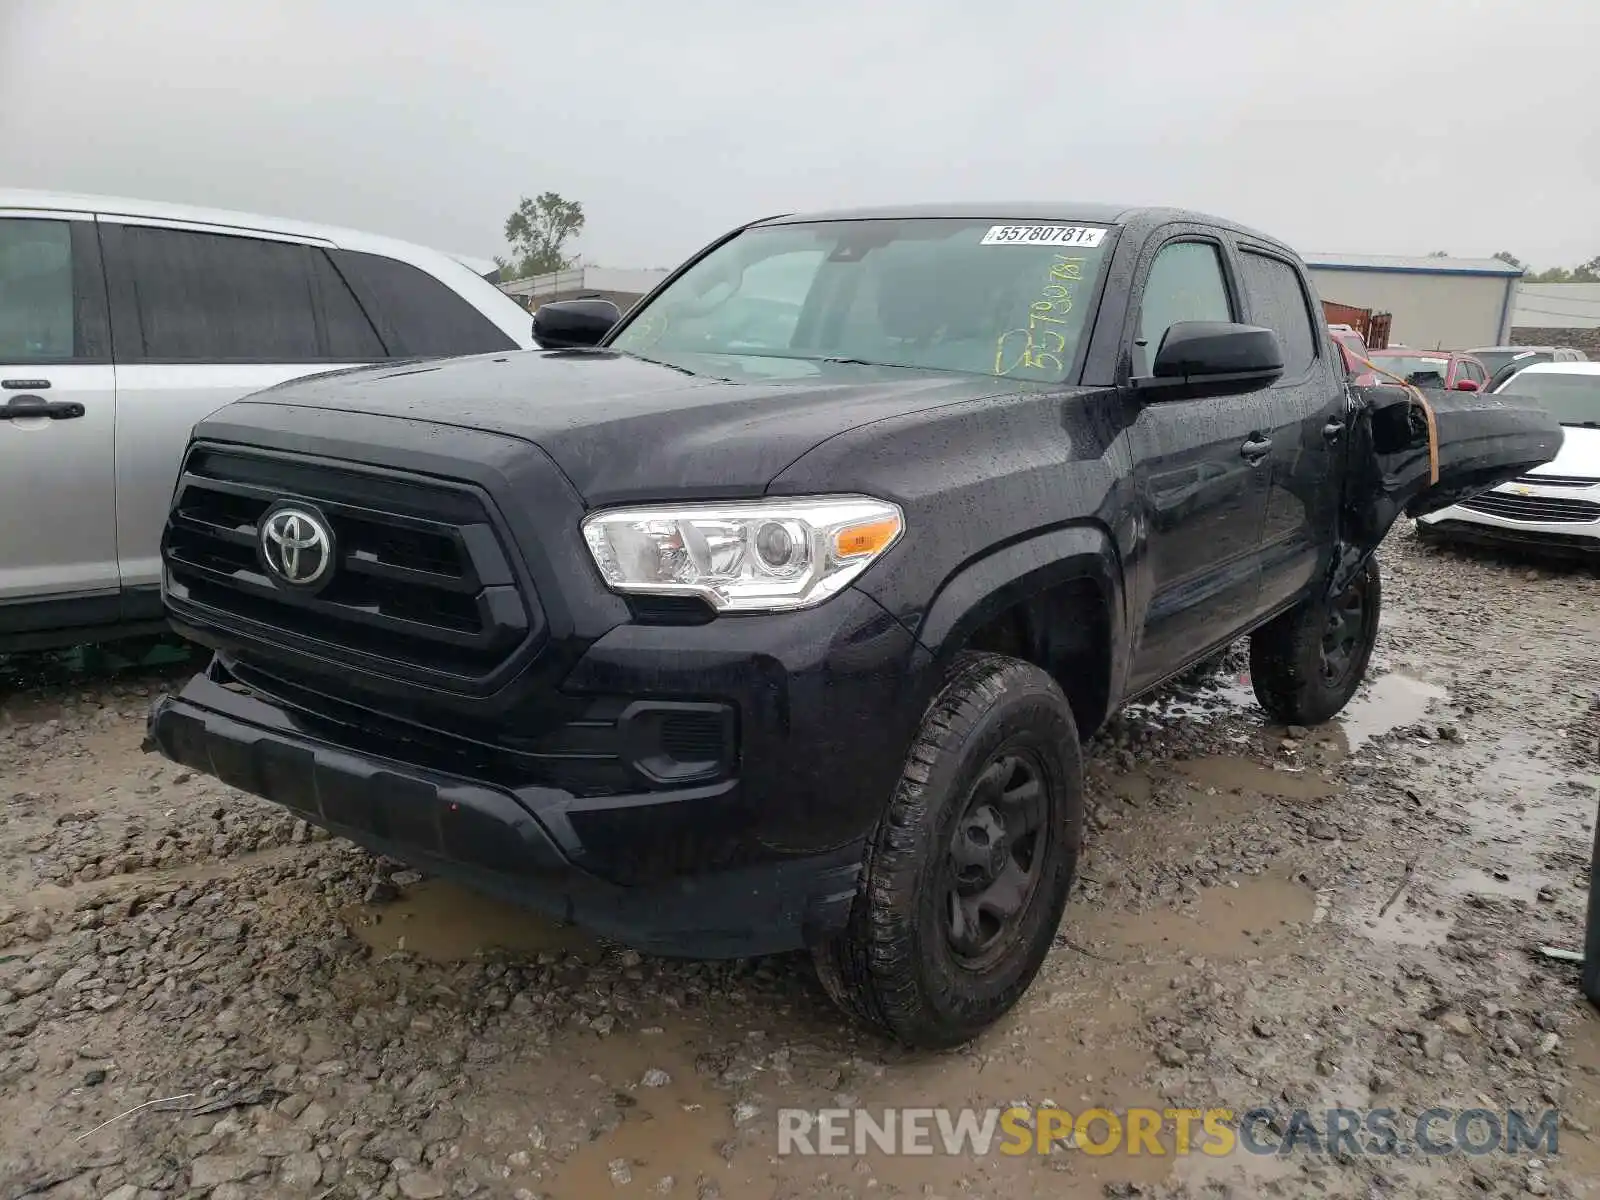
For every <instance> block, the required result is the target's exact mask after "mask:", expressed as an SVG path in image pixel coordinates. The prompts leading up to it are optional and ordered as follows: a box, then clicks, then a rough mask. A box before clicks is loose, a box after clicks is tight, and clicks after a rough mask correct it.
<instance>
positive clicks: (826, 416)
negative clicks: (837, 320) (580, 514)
mask: <svg viewBox="0 0 1600 1200" xmlns="http://www.w3.org/2000/svg"><path fill="white" fill-rule="evenodd" d="M695 366H696V368H697V370H696V371H695V372H694V373H690V372H689V371H686V370H683V369H680V368H676V367H669V366H666V365H662V364H657V363H653V362H648V361H645V360H642V359H638V358H632V357H628V356H624V355H621V354H617V353H612V352H609V351H594V350H580V351H572V350H563V351H549V352H541V351H528V352H524V353H512V354H496V355H478V356H475V357H472V358H460V359H451V360H449V361H442V362H441V361H429V362H409V363H404V364H399V365H393V364H391V365H387V366H383V367H362V368H357V369H354V370H350V371H332V372H328V373H326V374H323V375H314V376H309V377H306V378H303V379H299V380H293V381H291V382H289V383H285V384H280V385H278V386H276V387H272V388H268V389H266V390H265V391H261V392H256V393H254V394H252V395H250V396H248V397H246V398H245V399H243V400H241V401H237V402H236V403H238V404H241V405H262V404H267V405H281V406H285V407H294V408H302V409H323V410H327V411H337V412H354V413H365V414H371V415H376V416H388V417H399V418H404V419H410V420H415V421H425V422H430V423H432V424H435V425H449V426H454V427H457V428H462V429H474V430H479V431H483V432H488V433H497V434H502V435H508V436H511V437H516V438H520V439H522V440H524V441H529V442H533V443H536V444H537V445H539V446H540V447H542V448H543V449H544V451H545V452H546V453H547V454H549V455H550V457H551V458H552V459H554V460H555V462H556V464H557V465H558V466H559V467H560V468H561V470H562V471H563V472H564V473H565V474H566V476H567V478H568V479H569V480H570V481H571V482H572V484H573V486H574V487H576V488H577V490H578V492H579V494H580V495H581V496H582V497H583V499H584V500H585V501H586V502H587V503H588V504H590V505H599V504H614V503H620V502H627V501H636V500H648V499H675V498H678V497H687V496H695V497H699V498H712V499H714V498H717V497H719V496H737V495H745V496H748V495H749V494H750V493H751V492H752V491H760V490H762V489H764V488H765V487H766V486H767V484H768V483H769V482H770V481H771V480H772V479H773V478H774V477H775V476H777V475H778V474H779V473H780V472H782V471H783V469H784V468H785V467H787V466H788V465H789V464H790V463H792V462H794V460H795V459H797V458H799V457H800V456H801V455H802V454H804V453H805V452H806V451H808V450H810V449H812V448H813V447H814V446H816V445H818V444H819V443H821V442H823V441H826V440H827V439H828V438H830V437H833V436H835V435H837V434H840V433H843V432H845V431H847V430H850V429H853V428H855V427H857V426H860V425H864V424H867V423H869V422H872V421H877V420H880V419H882V418H885V417H894V416H901V415H904V414H906V413H910V412H915V411H918V410H920V409H926V408H934V407H938V406H941V405H945V404H953V403H958V402H960V401H963V400H975V399H981V398H983V397H986V396H993V395H996V394H1003V393H1004V392H1006V391H1008V390H1010V388H1008V387H1006V386H1005V385H997V381H996V380H994V379H992V378H989V377H986V376H973V375H953V374H950V373H947V372H933V371H914V370H903V369H899V368H885V367H866V366H857V365H854V364H843V363H820V362H814V361H807V360H800V359H782V358H742V357H740V358H729V357H723V356H717V357H715V358H713V357H711V356H705V357H704V358H703V360H696V362H695ZM701 368H703V371H704V373H701V372H700V369H701ZM216 415H217V416H219V417H228V416H238V415H242V414H230V413H229V412H228V410H227V409H224V410H222V411H221V412H219V413H218V414H216Z"/></svg>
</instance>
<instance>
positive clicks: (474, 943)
mask: <svg viewBox="0 0 1600 1200" xmlns="http://www.w3.org/2000/svg"><path fill="white" fill-rule="evenodd" d="M339 916H340V917H341V919H343V920H344V922H345V924H347V925H348V926H349V927H350V931H351V933H352V934H353V935H354V936H355V937H356V938H358V939H359V940H360V941H362V942H365V943H366V944H367V945H368V946H370V947H371V948H372V949H373V951H374V952H375V953H378V954H389V953H392V952H394V951H397V950H401V951H406V952H408V953H411V954H415V955H417V956H418V957H420V958H425V959H429V960H430V961H433V962H439V963H454V962H465V961H468V960H470V959H473V958H477V957H479V956H481V955H483V954H486V953H489V952H492V951H496V950H500V951H506V952H508V953H512V954H538V953H541V952H545V951H549V952H553V953H557V954H575V955H578V956H579V957H580V958H584V959H589V960H592V959H597V958H599V956H600V953H601V948H600V943H599V942H597V941H596V940H595V939H594V938H593V937H591V936H589V935H588V934H585V933H583V932H582V931H581V930H579V929H577V928H575V927H573V926H571V925H563V924H561V923H560V922H557V921H552V920H551V919H550V918H548V917H546V916H544V915H543V914H541V913H537V912H534V911H532V910H531V909H527V908H521V907H519V906H517V905H514V904H511V903H509V902H507V901H504V900H499V899H496V898H495V897H493V896H487V895H484V894H482V893H480V892H475V891H472V890H471V889H469V888H464V887H461V886H459V885H457V884H454V883H451V882H450V881H448V880H445V879H424V880H422V881H421V882H420V883H416V884H413V885H412V886H410V887H408V888H406V889H405V890H404V891H403V892H402V893H401V895H400V897H399V898H398V899H396V900H393V901H390V902H389V903H386V904H357V905H352V906H350V907H348V908H345V909H342V910H341V911H340V913H339Z"/></svg>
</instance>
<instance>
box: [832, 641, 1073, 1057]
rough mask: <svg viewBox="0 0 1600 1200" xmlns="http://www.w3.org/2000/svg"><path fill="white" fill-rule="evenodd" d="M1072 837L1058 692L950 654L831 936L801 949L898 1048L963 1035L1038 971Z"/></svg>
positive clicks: (1057, 917) (1017, 670)
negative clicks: (846, 913) (845, 912)
mask: <svg viewBox="0 0 1600 1200" xmlns="http://www.w3.org/2000/svg"><path fill="white" fill-rule="evenodd" d="M1030 785H1031V787H1030ZM1082 834H1083V763H1082V756H1081V751H1080V750H1079V745H1078V730H1077V726H1076V724H1075V723H1074V722H1073V719H1072V709H1071V707H1070V706H1069V705H1068V703H1067V700H1066V697H1065V696H1064V695H1062V692H1061V689H1060V687H1058V686H1057V685H1056V682H1055V681H1054V680H1053V679H1051V678H1050V676H1049V675H1048V674H1046V673H1045V672H1044V671H1042V670H1040V669H1039V668H1038V667H1035V666H1033V665H1032V664H1030V663H1026V662H1023V661H1021V660H1020V659H1015V658H1009V657H1006V656H1005V655H1000V654H972V653H968V654H962V655H961V656H960V657H959V658H958V659H957V660H956V662H955V664H954V665H953V667H952V669H951V671H950V674H949V676H948V678H947V679H946V680H945V683H944V686H943V687H942V688H941V690H940V691H939V694H938V695H937V696H935V697H934V699H933V702H932V703H931V704H930V705H929V706H928V711H927V713H926V715H925V716H924V717H923V721H922V726H921V728H920V729H919V730H918V733H917V737H916V740H915V741H914V742H913V743H912V747H911V751H910V753H909V754H908V755H907V757H906V763H905V768H904V770H903V772H902V773H901V776H900V780H899V782H898V783H897V784H896V786H895V789H894V792H893V795H892V797H891V799H890V801H889V805H888V808H887V810H886V811H885V813H884V815H883V817H882V818H881V819H880V820H879V823H878V826H877V828H876V829H875V830H874V832H873V835H872V836H871V837H870V838H869V839H868V844H867V851H866V861H865V863H864V864H863V867H862V872H861V882H860V886H859V890H858V892H857V894H856V899H855V902H854V905H853V906H852V909H851V913H850V918H849V922H848V924H847V926H846V928H845V930H844V931H843V932H842V933H841V934H839V935H838V936H836V937H834V938H832V939H831V940H829V941H828V942H826V943H824V944H822V945H820V946H817V947H815V948H814V949H813V952H812V954H813V958H814V960H815V962H816V966H817V975H818V978H819V979H820V981H821V983H822V986H823V989H824V990H825V991H826V992H827V993H828V995H829V996H830V997H831V998H832V999H833V1001H834V1002H835V1003H836V1004H838V1005H839V1007H840V1008H842V1009H844V1011H845V1012H847V1013H849V1014H850V1015H851V1016H853V1017H855V1018H856V1019H858V1020H860V1021H862V1022H864V1023H866V1024H868V1025H870V1026H873V1027H876V1028H877V1029H879V1030H881V1031H883V1032H886V1033H888V1034H890V1035H891V1036H892V1037H894V1038H896V1039H898V1040H899V1041H901V1042H903V1043H905V1044H906V1045H908V1046H913V1047H917V1048H920V1049H945V1048H948V1047H951V1046H957V1045H960V1044H961V1043H963V1042H966V1041H969V1040H970V1039H971V1038H973V1037H974V1036H976V1035H977V1034H979V1033H981V1032H982V1031H983V1030H984V1029H986V1028H987V1027H989V1026H990V1025H992V1024H993V1023H994V1022H995V1021H997V1020H998V1019H999V1018H1000V1017H1002V1016H1003V1015H1004V1014H1005V1013H1006V1012H1007V1011H1009V1010H1010V1009H1011V1008H1012V1006H1013V1005H1015V1004H1016V1002H1017V1000H1018V999H1019V998H1020V997H1021V996H1022V994H1023V992H1025V991H1026V990H1027V988H1028V985H1029V984H1030V983H1032V982H1033V978H1034V976H1035V975H1036V974H1037V973H1038V971H1039V967H1040V966H1041V965H1042V964H1043V962H1044V959H1045V956H1046V954H1048V953H1049V951H1050V946H1051V942H1052V940H1053V939H1054V937H1055V933H1056V928H1057V926H1058V925H1059V924H1060V922H1061V913H1062V910H1063V909H1064V908H1065V907H1066V902H1067V895H1068V893H1069V892H1070V891H1071V889H1072V880H1073V875H1074V873H1075V871H1076V869H1077V863H1078V852H1079V846H1080V842H1081V839H1082ZM1007 906H1010V907H1011V908H1012V909H1013V912H1012V915H1010V916H1009V917H1007V916H1004V915H1002V914H1003V913H1004V911H1005V910H1006V908H1007ZM958 914H960V919H959V920H958Z"/></svg>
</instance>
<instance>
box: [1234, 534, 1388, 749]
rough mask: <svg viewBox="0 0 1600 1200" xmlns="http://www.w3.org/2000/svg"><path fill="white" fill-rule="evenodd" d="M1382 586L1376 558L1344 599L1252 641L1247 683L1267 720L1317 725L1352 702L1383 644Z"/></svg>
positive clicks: (1275, 625)
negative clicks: (1376, 647) (1380, 631)
mask: <svg viewBox="0 0 1600 1200" xmlns="http://www.w3.org/2000/svg"><path fill="white" fill-rule="evenodd" d="M1382 608H1383V585H1382V579H1381V577H1380V575H1379V572H1378V560H1377V558H1376V556H1374V557H1372V558H1369V559H1367V561H1366V565H1365V566H1363V567H1362V568H1361V573H1360V574H1359V575H1357V576H1356V578H1355V580H1354V582H1352V583H1351V584H1350V586H1349V587H1348V588H1346V589H1345V590H1344V592H1343V594H1342V595H1339V596H1336V597H1334V598H1332V599H1331V600H1323V599H1317V600H1314V601H1307V602H1305V603H1303V604H1300V605H1298V606H1297V607H1295V608H1291V609H1290V610H1289V611H1288V612H1286V613H1284V614H1283V615H1281V616H1279V617H1276V618H1275V619H1273V620H1272V621H1271V622H1270V623H1269V624H1267V625H1264V626H1262V627H1261V628H1260V629H1258V630H1256V631H1255V633H1253V634H1252V635H1251V636H1250V678H1251V681H1252V683H1253V684H1254V686H1255V692H1256V699H1257V700H1258V701H1260V702H1261V707H1262V708H1264V709H1266V710H1267V715H1268V716H1270V717H1271V718H1272V719H1273V720H1275V721H1278V722H1280V723H1282V724H1285V725H1317V724H1320V723H1321V722H1323V721H1326V720H1327V719H1328V718H1330V717H1332V716H1334V715H1335V714H1336V713H1338V712H1339V711H1340V710H1341V709H1342V708H1344V706H1345V705H1346V704H1347V703H1349V701H1350V697H1351V696H1353V695H1355V692H1356V688H1358V687H1359V686H1360V685H1361V680H1362V679H1363V677H1365V675H1366V673H1367V663H1368V661H1369V660H1370V659H1371V658H1372V647H1373V645H1374V643H1376V642H1377V640H1378V617H1379V614H1380V612H1381V611H1382Z"/></svg>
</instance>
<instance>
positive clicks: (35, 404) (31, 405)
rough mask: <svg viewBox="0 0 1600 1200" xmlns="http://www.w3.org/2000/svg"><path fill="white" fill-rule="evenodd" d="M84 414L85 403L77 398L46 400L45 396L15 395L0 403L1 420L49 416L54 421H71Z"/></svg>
mask: <svg viewBox="0 0 1600 1200" xmlns="http://www.w3.org/2000/svg"><path fill="white" fill-rule="evenodd" d="M81 416H83V405H81V404H79V403H78V402H77V401H75V400H46V399H45V398H44V397H43V396H13V397H11V403H9V404H5V405H0V421H20V420H21V419H22V418H23V417H49V418H50V419H51V420H52V421H71V420H74V419H76V418H78V417H81Z"/></svg>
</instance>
